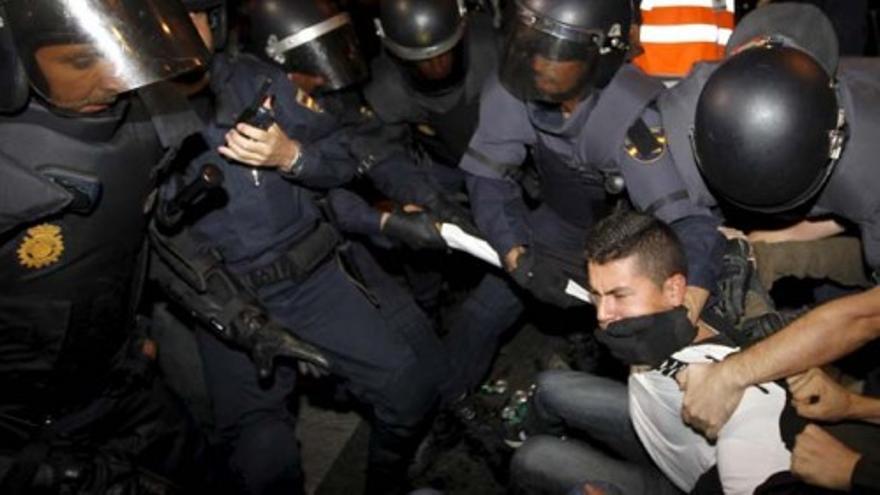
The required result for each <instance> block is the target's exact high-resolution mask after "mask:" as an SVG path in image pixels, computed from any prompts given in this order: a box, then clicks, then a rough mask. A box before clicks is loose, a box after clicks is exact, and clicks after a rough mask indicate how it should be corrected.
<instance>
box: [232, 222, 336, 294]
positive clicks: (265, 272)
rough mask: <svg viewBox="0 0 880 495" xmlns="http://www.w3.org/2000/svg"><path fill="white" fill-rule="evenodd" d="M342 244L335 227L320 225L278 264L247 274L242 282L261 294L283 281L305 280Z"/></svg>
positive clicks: (285, 254) (272, 263)
mask: <svg viewBox="0 0 880 495" xmlns="http://www.w3.org/2000/svg"><path fill="white" fill-rule="evenodd" d="M341 240H342V238H341V237H340V235H339V233H338V232H336V229H334V228H333V226H332V225H330V224H329V223H323V222H322V223H319V224H318V226H317V227H316V228H315V230H313V231H312V232H311V233H309V234H308V235H306V236H305V238H303V239H302V240H300V241H298V242H297V243H296V244H294V245H293V247H291V248H290V249H288V250H287V252H286V253H284V254H282V255H281V256H279V257H278V258H276V259H275V261H273V262H271V263H268V264H266V265H263V266H260V267H257V268H255V269H253V270H251V271H249V272H247V273H246V274H244V276H242V277H241V278H242V281H243V282H244V283H245V284H246V285H248V286H249V288H250V289H252V290H257V289H260V288H262V287H266V286H268V285H272V284H274V283H276V282H280V281H282V280H302V279H304V278H306V277H307V276H308V275H309V274H311V273H312V272H313V271H315V269H316V268H318V266H320V265H321V263H322V262H324V261H325V260H326V259H327V258H329V257H330V255H331V254H332V253H333V252H334V250H335V249H336V246H338V245H339V243H340V241H341Z"/></svg>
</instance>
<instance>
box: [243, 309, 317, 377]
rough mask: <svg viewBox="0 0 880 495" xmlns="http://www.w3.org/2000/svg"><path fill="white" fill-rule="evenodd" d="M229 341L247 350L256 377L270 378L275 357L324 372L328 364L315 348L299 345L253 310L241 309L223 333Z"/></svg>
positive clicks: (282, 330) (286, 333) (286, 331)
mask: <svg viewBox="0 0 880 495" xmlns="http://www.w3.org/2000/svg"><path fill="white" fill-rule="evenodd" d="M227 333H228V335H229V336H230V337H231V338H232V340H233V341H234V342H235V343H237V344H238V345H240V346H241V347H243V348H244V349H247V350H248V351H249V353H250V356H251V360H252V361H253V362H254V366H256V367H257V373H258V374H259V376H260V378H268V377H270V376H272V373H273V371H274V369H275V358H276V357H282V356H283V357H289V358H293V359H297V360H301V361H306V362H309V363H312V364H314V365H316V366H318V367H319V368H324V369H327V368H329V367H330V363H329V362H328V361H327V358H325V357H324V355H323V354H321V351H319V350H318V349H317V348H316V347H315V346H313V345H311V344H308V343H306V342H303V341H302V340H300V339H298V338H297V337H295V336H294V335H293V334H291V333H290V332H289V331H288V330H286V329H284V328H283V327H281V326H279V325H278V324H276V323H275V322H273V321H271V320H269V319H268V318H266V316H265V315H264V313H263V312H262V311H261V310H260V309H258V308H256V307H254V306H247V307H245V308H244V309H242V310H241V311H240V312H239V313H238V315H237V316H236V317H235V319H234V320H233V321H232V325H231V327H230V329H229V331H228V332H227Z"/></svg>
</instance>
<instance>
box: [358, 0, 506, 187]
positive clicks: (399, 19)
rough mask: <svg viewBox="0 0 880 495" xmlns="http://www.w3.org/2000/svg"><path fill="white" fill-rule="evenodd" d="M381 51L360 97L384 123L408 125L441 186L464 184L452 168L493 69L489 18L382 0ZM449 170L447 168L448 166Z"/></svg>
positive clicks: (459, 7)
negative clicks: (435, 168)
mask: <svg viewBox="0 0 880 495" xmlns="http://www.w3.org/2000/svg"><path fill="white" fill-rule="evenodd" d="M376 26H377V30H378V32H379V37H380V39H381V41H382V44H383V46H384V47H385V50H384V51H383V53H381V54H380V55H379V56H378V57H377V58H376V59H374V60H373V62H372V65H371V72H372V76H373V78H372V80H371V81H370V82H369V83H368V84H367V85H366V86H365V87H364V95H365V96H366V98H367V101H368V102H369V103H370V105H371V107H372V108H373V109H374V110H375V111H376V113H377V114H378V116H379V117H380V118H381V119H382V120H383V121H384V122H386V123H388V124H405V125H407V126H409V127H410V129H411V132H412V139H413V141H414V142H415V143H416V145H417V146H418V149H419V151H420V152H421V153H423V154H425V155H427V156H426V158H428V159H429V160H430V162H431V163H432V164H433V165H434V166H435V167H436V165H440V166H441V167H440V168H439V169H438V170H435V171H433V173H434V175H435V177H436V178H437V180H438V181H440V182H441V183H444V184H446V185H447V190H451V191H462V190H463V189H464V184H463V178H462V177H461V173H460V172H458V171H454V170H455V168H456V167H457V165H458V162H459V161H460V160H461V157H462V155H463V154H464V151H465V150H466V149H467V144H468V142H469V141H470V138H471V135H472V134H473V133H474V130H475V129H476V125H477V114H478V110H479V99H480V90H481V89H482V87H483V83H484V82H485V81H486V79H487V78H488V77H489V75H490V74H492V72H493V71H495V70H496V68H497V63H498V41H497V34H496V31H495V29H494V28H493V26H492V24H491V19H489V18H488V16H486V15H482V14H480V13H468V12H467V10H466V9H465V7H464V2H461V1H455V0H444V1H439V2H431V1H426V0H420V1H415V2H401V1H396V0H386V1H383V2H382V3H381V5H380V15H379V18H378V19H376ZM450 169H452V170H450Z"/></svg>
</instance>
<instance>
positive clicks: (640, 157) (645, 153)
mask: <svg viewBox="0 0 880 495" xmlns="http://www.w3.org/2000/svg"><path fill="white" fill-rule="evenodd" d="M640 123H641V121H639V122H637V123H636V125H633V126H632V127H631V128H630V129H629V132H627V133H626V138H625V139H624V141H623V149H624V151H626V154H627V155H629V156H631V157H632V158H633V159H635V160H636V161H638V162H640V163H643V164H651V163H654V162H656V161H657V160H658V159H660V157H661V156H663V154H664V153H665V152H666V146H667V143H666V133H665V132H664V131H663V129H662V128H656V127H652V128H648V126H646V125H644V123H641V124H640Z"/></svg>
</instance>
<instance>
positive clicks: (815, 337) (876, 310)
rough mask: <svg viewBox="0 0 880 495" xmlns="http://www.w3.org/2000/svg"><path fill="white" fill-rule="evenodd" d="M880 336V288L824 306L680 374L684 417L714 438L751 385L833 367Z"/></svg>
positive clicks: (690, 367) (689, 367) (692, 366)
mask: <svg viewBox="0 0 880 495" xmlns="http://www.w3.org/2000/svg"><path fill="white" fill-rule="evenodd" d="M877 337H880V288H874V289H872V290H870V291H866V292H862V293H860V294H856V295H852V296H847V297H842V298H840V299H836V300H834V301H831V302H829V303H826V304H823V305H821V306H819V307H817V308H815V309H813V310H812V311H810V312H809V313H807V314H805V315H804V316H802V317H801V318H798V319H797V320H795V321H794V322H792V323H791V324H790V325H788V326H787V327H785V328H784V329H782V330H781V331H779V332H777V333H776V334H774V335H771V336H770V337H767V338H766V339H764V340H762V341H760V342H758V343H757V344H755V345H753V346H752V347H749V348H748V349H746V350H744V351H742V352H739V353H736V354H733V355H731V356H730V357H729V358H727V359H725V360H724V361H722V362H721V363H717V364H705V365H703V364H700V365H691V366H688V368H686V369H685V370H684V371H682V372H680V373H679V374H678V380H679V384H680V385H681V387H682V390H684V403H683V408H682V417H683V418H684V420H685V421H686V422H688V423H690V424H691V425H693V426H694V427H696V428H698V429H700V430H702V431H704V432H705V433H706V435H707V436H708V437H710V438H714V437H715V436H717V434H718V431H719V430H720V429H721V427H722V426H724V423H726V422H727V419H728V418H729V417H730V414H731V413H732V412H733V411H734V410H735V409H736V406H737V404H738V403H739V401H740V398H741V397H742V394H743V392H744V391H745V389H746V388H747V387H749V386H750V385H753V384H757V383H762V382H767V381H771V380H776V379H779V378H783V377H786V376H790V375H793V374H795V373H799V372H801V371H804V370H805V369H807V368H810V367H814V366H821V365H823V364H826V363H829V362H831V361H833V360H835V359H838V358H840V357H842V356H845V355H847V354H849V353H850V352H852V351H854V350H856V349H858V348H859V347H861V346H863V345H865V344H866V343H868V342H870V341H872V340H874V339H876V338H877Z"/></svg>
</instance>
